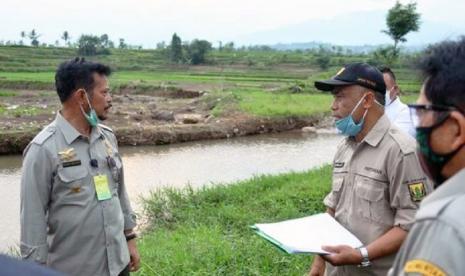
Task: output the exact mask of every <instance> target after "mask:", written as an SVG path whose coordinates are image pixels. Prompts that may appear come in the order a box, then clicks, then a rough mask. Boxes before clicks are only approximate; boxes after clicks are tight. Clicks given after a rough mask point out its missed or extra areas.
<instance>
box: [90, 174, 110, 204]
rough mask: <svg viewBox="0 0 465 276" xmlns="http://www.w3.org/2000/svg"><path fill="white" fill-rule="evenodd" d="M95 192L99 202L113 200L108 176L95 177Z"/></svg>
mask: <svg viewBox="0 0 465 276" xmlns="http://www.w3.org/2000/svg"><path fill="white" fill-rule="evenodd" d="M94 184H95V192H96V193H97V199H98V200H99V201H102V200H107V199H110V198H111V193H110V188H109V187H108V177H107V175H106V174H99V175H96V176H94Z"/></svg>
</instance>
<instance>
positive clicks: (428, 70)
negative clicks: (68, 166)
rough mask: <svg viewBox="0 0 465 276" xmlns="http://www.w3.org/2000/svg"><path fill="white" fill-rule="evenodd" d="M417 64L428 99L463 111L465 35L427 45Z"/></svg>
mask: <svg viewBox="0 0 465 276" xmlns="http://www.w3.org/2000/svg"><path fill="white" fill-rule="evenodd" d="M418 67H419V69H420V71H421V72H422V74H423V78H424V79H425V81H426V82H425V86H424V91H425V96H426V98H427V99H428V100H429V101H431V102H432V103H433V104H437V105H445V106H454V107H457V108H459V109H460V110H461V111H462V112H465V36H462V37H461V38H460V39H458V40H457V41H443V42H441V43H438V44H435V45H433V46H430V47H428V48H427V49H426V51H425V53H424V55H423V57H422V58H421V60H420V61H419V63H418Z"/></svg>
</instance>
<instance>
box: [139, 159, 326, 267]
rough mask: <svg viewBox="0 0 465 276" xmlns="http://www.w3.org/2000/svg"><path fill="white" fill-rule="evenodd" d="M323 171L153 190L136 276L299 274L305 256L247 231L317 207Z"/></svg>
mask: <svg viewBox="0 0 465 276" xmlns="http://www.w3.org/2000/svg"><path fill="white" fill-rule="evenodd" d="M330 178H331V168H330V166H325V167H322V168H321V169H315V170H312V171H309V172H305V173H289V174H283V175H279V176H260V177H256V178H253V179H250V180H247V181H241V182H238V183H235V184H232V185H227V186H225V185H218V186H214V187H208V188H202V189H200V190H193V189H191V188H185V189H183V190H177V189H163V190H159V191H157V192H155V193H153V194H151V196H150V197H149V198H148V199H146V200H145V210H146V214H147V216H148V218H149V221H150V222H151V225H150V228H149V229H150V230H148V231H147V232H146V233H144V235H143V236H142V238H141V239H140V240H139V251H140V253H141V256H142V261H143V264H142V268H141V271H140V272H139V273H138V275H303V274H304V273H305V272H306V271H307V270H308V267H309V265H310V262H311V257H310V256H308V255H288V254H285V253H283V252H281V251H279V250H278V249H276V248H275V247H274V246H273V245H271V244H270V243H268V242H266V241H265V240H264V239H262V238H260V237H258V236H257V235H255V234H254V233H253V231H252V230H251V229H250V228H249V226H250V225H253V224H254V223H259V222H275V221H280V220H285V219H290V218H297V217H303V216H308V215H311V214H315V213H319V212H323V211H324V209H325V208H324V206H323V204H322V199H323V197H324V196H325V195H326V193H327V192H328V191H329V189H330Z"/></svg>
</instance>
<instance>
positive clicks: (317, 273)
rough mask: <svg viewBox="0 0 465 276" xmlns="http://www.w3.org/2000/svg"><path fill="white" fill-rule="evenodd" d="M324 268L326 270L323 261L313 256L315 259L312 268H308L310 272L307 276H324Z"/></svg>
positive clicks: (317, 256)
mask: <svg viewBox="0 0 465 276" xmlns="http://www.w3.org/2000/svg"><path fill="white" fill-rule="evenodd" d="M325 268H326V263H325V260H324V259H323V258H321V257H320V256H319V255H315V257H314V258H313V263H312V267H311V268H310V272H309V273H308V276H324V275H325Z"/></svg>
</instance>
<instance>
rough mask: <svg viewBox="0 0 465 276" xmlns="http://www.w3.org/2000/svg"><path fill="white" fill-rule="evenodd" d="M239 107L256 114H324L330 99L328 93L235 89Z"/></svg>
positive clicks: (278, 115)
mask: <svg viewBox="0 0 465 276" xmlns="http://www.w3.org/2000/svg"><path fill="white" fill-rule="evenodd" d="M233 94H234V95H235V96H236V97H237V98H238V99H239V107H240V108H241V109H242V110H243V111H245V112H247V113H249V114H254V115H257V116H271V117H286V116H309V115H316V114H326V113H328V112H329V111H330V105H331V101H332V97H331V95H328V94H320V93H318V94H308V93H299V94H294V93H289V92H287V93H282V92H280V93H278V92H276V93H275V92H266V91H263V90H237V91H234V92H233Z"/></svg>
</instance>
